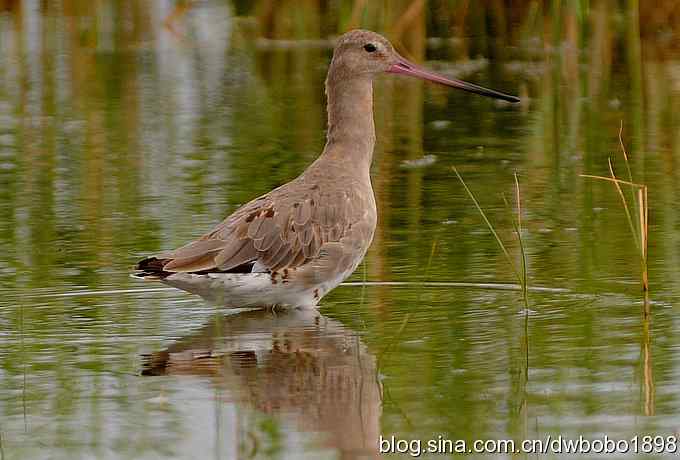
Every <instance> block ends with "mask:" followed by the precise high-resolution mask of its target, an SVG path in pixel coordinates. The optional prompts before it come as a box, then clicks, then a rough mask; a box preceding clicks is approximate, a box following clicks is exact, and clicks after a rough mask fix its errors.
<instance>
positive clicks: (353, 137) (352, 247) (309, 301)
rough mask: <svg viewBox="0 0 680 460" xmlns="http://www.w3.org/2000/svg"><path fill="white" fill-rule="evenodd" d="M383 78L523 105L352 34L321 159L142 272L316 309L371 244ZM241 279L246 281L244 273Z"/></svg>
mask: <svg viewBox="0 0 680 460" xmlns="http://www.w3.org/2000/svg"><path fill="white" fill-rule="evenodd" d="M383 72H391V73H401V74H406V75H411V76H416V77H420V78H423V79H426V80H432V81H435V82H438V83H442V84H445V85H449V86H453V87H456V88H460V89H464V90H466V91H470V92H474V93H478V94H483V95H487V96H492V97H496V98H500V99H505V100H509V101H513V100H515V99H516V98H514V97H513V96H508V95H506V94H503V93H498V92H496V91H492V90H487V89H485V88H481V87H479V86H476V85H473V84H470V83H465V82H461V81H459V80H450V79H447V78H445V77H441V76H438V75H435V74H433V73H430V72H428V71H425V70H423V69H420V68H418V67H416V66H415V65H414V64H411V63H409V62H408V61H406V60H405V59H404V58H402V57H401V56H399V54H397V53H396V52H395V51H394V49H393V48H392V45H391V44H390V43H389V42H388V41H387V40H386V39H385V38H384V37H381V36H380V35H378V34H375V33H373V32H369V31H364V30H355V31H352V32H348V33H346V34H345V35H343V36H342V37H341V38H340V39H339V40H338V42H337V45H336V47H335V51H334V53H333V59H332V61H331V65H330V68H329V70H328V77H327V79H326V94H327V96H328V134H327V142H326V146H325V148H324V151H323V153H322V154H321V156H319V158H318V159H317V160H316V161H314V163H312V164H311V165H310V166H309V167H308V168H307V169H306V170H305V171H304V172H303V173H302V174H301V175H300V176H298V177H297V178H295V179H294V180H292V181H291V182H289V183H287V184H285V185H282V186H281V187H279V188H277V189H275V190H272V191H271V192H269V193H267V194H265V195H263V196H261V197H259V198H256V199H254V200H253V201H251V202H249V203H247V204H245V205H244V206H242V207H241V208H239V209H238V210H236V211H235V212H234V213H233V214H232V215H230V216H229V217H227V218H226V219H225V220H224V221H223V222H222V223H220V224H219V225H218V226H217V227H215V228H214V229H213V230H212V231H210V232H208V233H207V234H205V235H203V236H202V237H201V238H199V239H198V240H196V241H194V242H191V243H189V244H187V245H185V246H182V247H181V248H179V249H175V250H174V251H169V252H165V253H162V254H159V255H157V256H155V257H150V258H148V259H144V260H142V261H141V262H139V264H138V265H137V269H138V270H141V273H140V274H141V275H142V276H145V275H153V276H152V277H157V278H161V279H162V280H163V281H164V282H166V283H167V284H170V285H173V286H176V287H179V288H181V289H185V290H188V291H191V292H196V293H200V294H201V295H206V294H208V293H210V294H211V296H212V295H213V294H215V292H214V291H215V290H219V291H220V293H219V295H218V296H217V299H218V300H219V301H221V302H223V303H225V304H228V305H232V306H245V304H255V303H258V302H260V301H261V303H263V304H267V305H269V304H273V305H277V304H284V305H305V306H309V305H315V304H316V303H317V302H318V301H319V299H320V298H321V297H322V296H323V295H324V294H325V293H327V292H328V291H329V290H331V289H332V288H333V287H335V286H336V285H337V284H339V283H340V282H341V281H342V280H343V279H345V278H346V277H347V276H349V275H350V274H351V273H352V272H353V271H354V269H355V268H356V267H357V265H358V264H359V263H360V262H361V260H362V259H363V257H364V254H365V253H366V250H367V249H368V247H369V245H370V243H371V240H372V238H373V232H374V230H375V226H376V220H377V213H376V206H375V199H374V197H373V189H372V187H371V179H370V175H369V169H370V166H371V160H372V157H373V147H374V144H375V129H374V125H373V87H372V83H373V77H374V76H375V75H377V74H380V73H383ZM279 272H283V273H284V276H283V278H282V279H281V283H280V285H285V286H286V287H285V288H281V287H280V285H279V281H278V279H277V277H276V275H277V274H278V273H279ZM239 273H240V274H244V275H243V276H241V277H236V276H235V274H239ZM263 273H268V274H271V282H269V284H267V283H265V282H263V279H262V277H261V276H256V274H257V275H261V274H263ZM217 274H222V275H223V276H221V277H219V276H218V275H217ZM227 274H229V275H227ZM246 274H247V276H246ZM199 275H200V276H199ZM218 279H219V280H220V282H219V283H218V282H216V281H215V280H218ZM220 283H221V284H220ZM270 284H271V285H277V287H276V288H270V286H269V285H270ZM213 297H214V296H213Z"/></svg>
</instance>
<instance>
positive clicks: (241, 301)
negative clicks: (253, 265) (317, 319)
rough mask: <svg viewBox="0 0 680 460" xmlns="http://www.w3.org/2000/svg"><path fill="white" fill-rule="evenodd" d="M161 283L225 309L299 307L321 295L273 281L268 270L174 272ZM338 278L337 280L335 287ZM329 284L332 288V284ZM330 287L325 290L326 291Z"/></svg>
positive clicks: (306, 306)
mask: <svg viewBox="0 0 680 460" xmlns="http://www.w3.org/2000/svg"><path fill="white" fill-rule="evenodd" d="M162 281H163V283H165V284H167V285H170V286H173V287H176V288H179V289H182V290H184V291H188V292H191V293H193V294H198V295H200V296H201V297H203V298H204V299H206V300H208V301H210V302H214V303H217V304H219V305H220V306H224V307H226V308H242V307H274V306H284V307H285V306H287V307H301V308H313V307H315V306H316V304H317V303H318V302H319V300H320V298H321V297H322V295H323V294H321V293H320V292H319V291H317V293H319V294H320V295H316V293H315V289H316V288H314V289H309V288H307V289H305V288H303V287H301V286H299V285H297V284H296V283H295V282H288V283H283V282H281V281H277V282H273V281H272V278H271V275H270V274H269V273H209V274H206V275H196V274H191V273H175V274H174V275H170V276H168V277H167V278H164V279H163V280H162ZM340 282H342V280H340V281H338V282H337V283H336V284H335V286H337V285H338V284H339V283H340ZM335 286H333V287H335ZM330 289H332V288H329V289H328V290H326V291H325V292H324V294H325V293H326V292H328V291H329V290H330Z"/></svg>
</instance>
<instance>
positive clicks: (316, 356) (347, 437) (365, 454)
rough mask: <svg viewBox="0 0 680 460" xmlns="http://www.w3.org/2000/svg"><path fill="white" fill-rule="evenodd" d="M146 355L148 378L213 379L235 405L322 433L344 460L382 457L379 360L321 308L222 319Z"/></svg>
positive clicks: (326, 444)
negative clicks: (380, 449) (377, 362)
mask: <svg viewBox="0 0 680 460" xmlns="http://www.w3.org/2000/svg"><path fill="white" fill-rule="evenodd" d="M143 358H144V359H143V368H142V374H143V375H156V376H158V375H172V376H177V375H193V376H203V377H210V378H211V381H212V382H213V384H214V385H216V386H219V387H220V388H223V389H225V392H226V393H227V395H228V396H227V398H228V399H230V400H233V401H234V402H235V403H236V404H237V405H239V406H245V407H251V408H253V409H255V410H256V411H257V412H260V413H264V414H266V415H270V416H274V417H277V418H279V419H281V420H282V421H284V420H285V421H289V420H292V422H293V428H292V430H294V431H295V430H297V431H301V432H308V433H319V434H321V436H320V439H322V445H321V446H319V447H322V448H329V449H333V450H335V451H336V452H338V453H339V454H340V458H376V457H377V448H378V436H379V430H380V414H381V391H382V388H381V386H380V384H379V381H378V379H377V371H376V359H375V357H374V356H373V355H372V354H371V353H370V352H369V351H368V349H367V348H366V346H365V345H364V344H363V343H362V342H361V341H360V340H359V337H358V335H357V334H356V333H355V332H354V331H352V330H350V329H348V328H346V327H345V326H343V325H342V324H341V323H340V322H338V321H336V320H333V319H331V318H328V317H326V316H324V315H322V314H320V313H319V312H318V311H317V310H309V309H308V310H288V311H283V312H277V313H273V312H271V311H265V310H255V311H247V312H241V313H238V314H231V315H224V316H217V317H215V318H214V319H213V320H211V321H210V322H209V323H208V324H206V325H205V326H204V327H202V328H201V329H200V330H198V331H197V332H195V333H194V334H193V335H191V336H188V337H185V338H183V339H180V340H179V341H177V342H175V343H173V344H172V345H170V346H169V347H168V348H167V349H165V350H163V351H160V352H155V353H152V354H150V355H144V357H143ZM242 422H243V421H241V420H239V421H238V423H237V425H242ZM233 429H234V430H239V429H240V428H239V427H236V426H235V427H233ZM244 443H245V444H248V440H247V439H246V440H245V442H244Z"/></svg>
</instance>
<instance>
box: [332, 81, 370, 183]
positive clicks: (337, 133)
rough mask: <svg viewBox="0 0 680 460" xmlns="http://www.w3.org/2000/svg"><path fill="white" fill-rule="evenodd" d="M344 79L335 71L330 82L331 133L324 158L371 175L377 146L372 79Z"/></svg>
mask: <svg viewBox="0 0 680 460" xmlns="http://www.w3.org/2000/svg"><path fill="white" fill-rule="evenodd" d="M343 77H344V76H343V75H342V74H341V73H340V74H339V73H338V72H334V71H333V69H332V68H331V71H330V72H329V74H328V79H327V80H326V94H327V96H328V134H327V139H326V147H325V148H324V154H323V155H322V156H325V157H329V158H334V159H335V160H336V161H338V160H339V161H341V162H342V163H344V164H347V165H350V166H352V167H360V168H362V169H363V170H365V171H366V172H368V169H369V168H370V166H371V161H372V159H373V147H374V146H375V126H374V124H373V83H372V79H371V77H370V76H355V77H350V78H343ZM336 157H337V158H336Z"/></svg>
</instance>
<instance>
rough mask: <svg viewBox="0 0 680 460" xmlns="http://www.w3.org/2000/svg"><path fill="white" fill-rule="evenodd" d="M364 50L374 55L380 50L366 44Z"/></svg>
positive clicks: (370, 44) (371, 44)
mask: <svg viewBox="0 0 680 460" xmlns="http://www.w3.org/2000/svg"><path fill="white" fill-rule="evenodd" d="M364 49H365V50H366V51H368V52H369V53H372V52H373V51H375V50H377V49H378V48H376V47H375V45H374V44H373V43H366V44H365V45H364Z"/></svg>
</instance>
